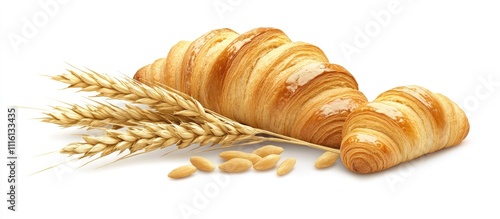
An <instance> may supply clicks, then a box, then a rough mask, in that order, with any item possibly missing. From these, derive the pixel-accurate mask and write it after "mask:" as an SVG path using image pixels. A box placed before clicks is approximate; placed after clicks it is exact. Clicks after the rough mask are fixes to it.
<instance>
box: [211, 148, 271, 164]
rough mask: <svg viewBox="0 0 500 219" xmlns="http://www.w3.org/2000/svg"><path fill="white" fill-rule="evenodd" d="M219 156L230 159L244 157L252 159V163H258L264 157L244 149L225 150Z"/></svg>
mask: <svg viewBox="0 0 500 219" xmlns="http://www.w3.org/2000/svg"><path fill="white" fill-rule="evenodd" d="M219 157H221V158H222V159H224V160H230V159H233V158H243V159H247V160H249V161H252V164H255V163H257V162H258V161H260V160H261V159H262V157H260V156H259V155H256V154H251V153H246V152H243V151H223V152H221V153H220V154H219Z"/></svg>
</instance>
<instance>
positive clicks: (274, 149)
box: [252, 145, 284, 157]
mask: <svg viewBox="0 0 500 219" xmlns="http://www.w3.org/2000/svg"><path fill="white" fill-rule="evenodd" d="M283 150H284V149H283V148H282V147H278V146H274V145H266V146H262V147H260V148H257V149H255V150H254V151H253V152H252V153H253V154H257V155H259V156H260V157H265V156H267V155H270V154H281V153H283Z"/></svg>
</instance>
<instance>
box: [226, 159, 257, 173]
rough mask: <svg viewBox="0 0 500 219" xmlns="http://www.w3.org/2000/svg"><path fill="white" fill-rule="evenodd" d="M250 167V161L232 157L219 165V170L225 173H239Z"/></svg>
mask: <svg viewBox="0 0 500 219" xmlns="http://www.w3.org/2000/svg"><path fill="white" fill-rule="evenodd" d="M250 167H252V161H249V160H247V159H243V158H233V159H230V160H228V161H226V162H224V163H222V164H221V165H219V170H220V171H222V172H227V173H240V172H243V171H246V170H248V169H250Z"/></svg>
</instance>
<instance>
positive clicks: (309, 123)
mask: <svg viewBox="0 0 500 219" xmlns="http://www.w3.org/2000/svg"><path fill="white" fill-rule="evenodd" d="M134 79H136V80H138V81H141V82H144V83H147V84H159V85H163V86H169V87H172V88H175V89H177V90H180V91H181V92H184V93H186V94H188V95H191V96H192V97H194V98H195V99H197V100H198V101H200V102H201V103H202V104H203V105H204V106H205V107H206V108H208V109H211V110H213V111H215V112H217V113H220V114H221V115H224V116H226V117H228V118H231V119H234V120H236V121H239V122H242V123H245V124H247V125H250V126H254V127H257V128H262V129H266V130H269V131H272V132H276V133H279V134H283V135H287V136H291V137H294V138H298V139H302V140H305V141H308V142H312V143H315V144H320V145H324V146H329V147H337V148H338V147H339V146H340V143H341V141H342V127H343V125H344V122H345V120H346V118H347V115H348V114H350V113H351V112H352V111H353V110H354V109H355V108H357V107H358V106H360V105H362V104H365V103H366V102H367V100H366V97H365V96H364V95H363V93H361V92H360V91H359V90H358V84H357V82H356V80H355V79H354V77H353V76H352V75H351V74H350V73H349V72H348V71H347V70H346V69H345V68H343V67H342V66H340V65H336V64H332V63H329V61H328V59H327V57H326V55H325V54H324V53H323V51H322V50H321V49H320V48H318V47H316V46H314V45H311V44H308V43H304V42H292V41H291V40H290V39H289V38H288V37H287V36H286V35H285V33H283V32H282V31H281V30H279V29H274V28H256V29H253V30H251V31H248V32H245V33H243V34H238V33H236V32H234V31H232V30H230V29H217V30H213V31H210V32H208V33H206V34H204V35H203V36H201V37H199V38H198V39H196V40H194V41H192V42H188V41H181V42H179V43H177V44H175V45H174V46H173V47H172V48H171V50H170V52H169V53H168V55H167V57H166V58H161V59H158V60H156V61H155V62H154V63H152V64H150V65H147V66H145V67H143V68H141V69H140V70H139V71H137V73H136V74H135V75H134Z"/></svg>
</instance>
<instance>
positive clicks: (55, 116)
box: [42, 102, 183, 128]
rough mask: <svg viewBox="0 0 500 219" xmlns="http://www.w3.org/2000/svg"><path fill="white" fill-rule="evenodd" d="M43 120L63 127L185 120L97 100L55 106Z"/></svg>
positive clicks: (127, 124) (120, 125) (129, 105)
mask: <svg viewBox="0 0 500 219" xmlns="http://www.w3.org/2000/svg"><path fill="white" fill-rule="evenodd" d="M42 121H43V122H48V123H54V124H58V125H60V126H62V127H71V126H81V127H87V128H95V127H107V126H109V125H113V126H115V128H121V127H125V126H133V125H136V124H137V123H138V122H162V121H172V122H181V121H183V120H182V118H179V117H174V116H171V115H169V114H160V113H159V112H157V111H156V110H152V109H145V108H141V107H139V106H136V105H132V104H126V105H125V108H121V107H119V106H116V105H113V104H109V103H100V102H96V104H95V105H90V104H88V105H84V106H81V105H78V104H74V105H69V106H68V107H63V106H54V107H52V110H51V111H50V112H46V113H45V117H44V118H42Z"/></svg>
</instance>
